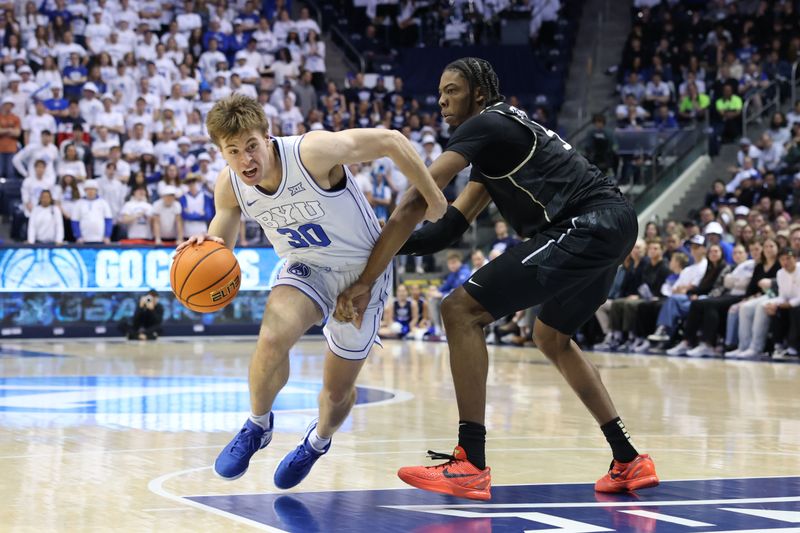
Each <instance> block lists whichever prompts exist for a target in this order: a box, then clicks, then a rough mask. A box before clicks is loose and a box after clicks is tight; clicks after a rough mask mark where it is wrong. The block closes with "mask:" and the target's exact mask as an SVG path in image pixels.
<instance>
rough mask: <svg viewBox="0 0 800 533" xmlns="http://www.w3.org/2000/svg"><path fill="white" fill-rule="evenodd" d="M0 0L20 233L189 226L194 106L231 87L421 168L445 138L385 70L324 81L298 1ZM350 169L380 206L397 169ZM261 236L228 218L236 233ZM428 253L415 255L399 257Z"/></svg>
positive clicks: (3, 132) (199, 183)
mask: <svg viewBox="0 0 800 533" xmlns="http://www.w3.org/2000/svg"><path fill="white" fill-rule="evenodd" d="M0 9H2V15H1V16H2V19H3V20H0V29H1V30H2V34H1V35H0V39H2V42H3V44H4V47H3V48H2V49H0V64H2V69H0V89H2V94H3V98H2V101H1V102H0V178H4V179H5V181H6V183H5V185H4V192H5V200H4V204H5V205H4V208H5V211H6V212H5V214H6V215H10V217H11V218H12V237H13V238H15V239H16V240H19V241H28V242H31V243H61V242H74V243H109V242H117V241H122V242H139V243H143V242H153V243H156V244H161V243H163V242H167V241H174V240H181V239H183V238H185V237H188V236H189V235H191V234H192V233H194V232H197V231H202V230H203V229H204V228H205V226H206V225H207V223H208V222H209V221H210V220H211V218H212V217H213V214H214V210H213V202H212V201H211V198H210V195H211V194H212V193H213V187H214V183H215V180H216V176H217V174H218V173H219V171H220V170H221V169H222V168H223V167H224V166H225V162H224V160H223V159H222V157H221V154H220V153H219V151H218V149H217V147H215V146H214V145H213V144H212V143H211V142H210V139H209V137H208V134H207V131H206V128H205V117H206V114H207V113H208V111H209V110H210V109H211V107H212V106H213V105H214V102H215V101H217V100H218V99H219V98H222V97H224V96H226V95H229V94H232V93H242V94H247V95H249V96H252V97H254V98H257V99H258V101H259V102H260V103H261V104H262V105H263V107H264V110H265V113H266V115H267V117H268V119H269V121H270V127H271V133H272V134H274V135H295V134H302V133H305V132H307V131H312V130H318V129H325V130H329V131H339V130H342V129H346V128H355V127H385V128H391V129H397V130H399V131H401V132H402V133H403V134H404V135H406V137H408V138H409V139H410V140H411V141H412V143H413V144H414V145H415V147H416V148H417V150H418V152H419V154H420V156H421V157H422V159H423V160H424V161H425V163H426V164H428V165H429V164H430V163H431V162H432V161H433V160H434V159H435V158H436V157H437V156H438V155H439V154H440V153H441V150H442V143H443V142H444V141H445V140H446V138H447V135H448V133H447V128H446V125H444V124H443V123H442V122H441V119H440V117H439V116H438V113H436V112H435V110H431V109H429V110H428V111H423V110H422V109H421V106H420V103H419V102H418V101H417V100H415V99H414V98H412V97H411V95H409V94H408V93H407V92H406V91H405V90H404V88H403V80H402V79H401V78H400V77H390V78H387V79H386V80H384V79H383V78H378V79H377V81H376V83H375V84H374V86H372V87H369V88H368V87H366V85H365V78H364V75H363V74H361V73H357V74H355V75H354V76H353V77H352V78H351V79H349V80H348V81H349V83H348V84H347V86H346V87H344V86H342V85H341V84H339V83H336V82H335V81H334V80H329V79H327V77H326V66H325V43H324V41H322V40H320V39H319V35H320V28H319V26H318V25H317V22H316V21H315V20H314V19H313V18H311V17H310V14H309V11H308V10H307V9H306V8H301V9H299V17H298V18H297V19H296V20H292V19H291V18H290V16H289V5H288V2H285V1H283V0H273V1H266V2H263V3H262V2H255V1H254V0H207V1H202V0H197V1H195V0H186V1H168V2H157V1H154V0H91V1H89V2H85V1H80V0H78V1H75V2H65V1H62V0H44V1H43V2H33V1H29V2H23V3H20V2H8V3H3V2H2V1H1V0H0ZM376 22H377V21H376ZM385 81H386V82H385ZM511 101H512V103H517V104H519V102H517V101H516V99H514V98H513V97H511ZM520 107H522V106H520ZM443 126H444V127H443ZM351 171H352V172H353V174H354V175H355V176H356V178H357V180H358V182H359V185H360V186H361V188H362V190H363V191H364V193H365V195H366V196H367V198H368V199H369V201H370V203H371V204H372V205H373V207H374V209H375V211H376V213H377V214H378V216H379V218H382V219H386V218H387V217H388V215H389V214H390V212H391V209H392V207H393V206H394V205H395V204H396V202H397V201H398V199H399V198H400V197H401V196H402V194H403V192H404V191H405V190H406V188H407V183H408V180H407V179H406V178H405V176H403V175H402V174H401V173H400V172H399V170H398V169H397V168H396V167H395V166H394V165H393V163H392V162H391V161H390V160H388V159H387V160H381V161H375V162H370V163H367V164H362V165H354V166H352V167H351ZM465 180H466V177H465V176H462V178H461V179H460V180H457V181H456V182H454V184H453V185H452V186H451V187H450V188H448V190H447V191H446V194H447V195H448V197H449V198H451V199H452V198H454V197H455V195H456V194H457V192H458V187H459V186H461V185H463V183H464V182H465ZM457 184H458V185H457ZM43 191H47V192H48V194H46V195H44V197H43V196H42V192H43ZM15 193H16V195H15ZM15 198H18V201H17V202H16V203H14V200H15ZM59 217H60V218H61V219H62V221H61V223H56V222H53V221H55V220H56V219H58V218H59ZM51 222H52V223H51ZM26 228H27V229H26ZM263 242H264V241H263V235H261V234H260V231H259V230H258V228H257V225H255V224H254V223H252V222H248V221H244V220H243V221H242V230H241V239H240V243H242V244H245V245H247V244H250V243H263ZM431 266H432V265H431V264H430V261H428V260H424V261H423V260H422V259H420V258H418V259H416V264H415V265H414V266H413V267H412V268H416V270H418V271H421V270H424V269H425V268H430V267H431Z"/></svg>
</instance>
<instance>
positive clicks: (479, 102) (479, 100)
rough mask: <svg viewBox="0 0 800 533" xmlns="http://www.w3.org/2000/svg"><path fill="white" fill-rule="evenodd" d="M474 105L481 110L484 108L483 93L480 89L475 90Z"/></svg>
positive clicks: (484, 99)
mask: <svg viewBox="0 0 800 533" xmlns="http://www.w3.org/2000/svg"><path fill="white" fill-rule="evenodd" d="M474 100H475V105H476V106H478V109H483V108H484V107H486V97H485V96H484V95H483V91H481V90H480V89H475V96H474Z"/></svg>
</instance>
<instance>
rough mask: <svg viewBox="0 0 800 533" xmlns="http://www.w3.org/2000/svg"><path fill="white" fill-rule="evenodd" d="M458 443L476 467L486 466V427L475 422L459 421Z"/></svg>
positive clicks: (482, 467)
mask: <svg viewBox="0 0 800 533" xmlns="http://www.w3.org/2000/svg"><path fill="white" fill-rule="evenodd" d="M458 445H459V446H461V447H462V448H464V452H465V453H466V454H467V460H469V462H470V463H472V464H473V465H475V467H476V468H479V469H481V470H483V469H484V468H486V428H485V427H484V426H482V425H481V424H476V423H475V422H464V421H460V422H459V423H458Z"/></svg>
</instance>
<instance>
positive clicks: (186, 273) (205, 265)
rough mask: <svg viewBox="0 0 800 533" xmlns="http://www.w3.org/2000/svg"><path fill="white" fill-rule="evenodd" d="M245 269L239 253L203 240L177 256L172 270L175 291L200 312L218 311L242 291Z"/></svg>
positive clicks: (186, 304) (184, 302)
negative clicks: (241, 264) (239, 261)
mask: <svg viewBox="0 0 800 533" xmlns="http://www.w3.org/2000/svg"><path fill="white" fill-rule="evenodd" d="M241 274H242V271H241V269H240V268H239V263H238V262H237V261H236V256H234V255H233V252H231V251H230V250H229V249H228V248H226V247H225V246H223V245H222V244H219V243H216V242H213V241H203V242H202V243H200V244H192V245H191V246H187V247H186V248H184V249H183V250H181V251H180V252H178V255H176V256H175V259H174V260H173V261H172V269H171V270H170V284H171V285H172V292H173V293H174V294H175V296H177V297H178V300H180V302H181V303H182V304H183V305H185V306H186V307H188V308H189V309H191V310H192V311H197V312H199V313H211V312H213V311H218V310H220V309H222V308H223V307H225V306H226V305H228V304H229V303H231V301H232V300H233V299H234V298H235V297H236V293H238V292H239V285H240V283H241Z"/></svg>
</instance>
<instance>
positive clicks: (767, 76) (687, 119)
mask: <svg viewBox="0 0 800 533" xmlns="http://www.w3.org/2000/svg"><path fill="white" fill-rule="evenodd" d="M633 4H634V5H633V10H632V13H631V16H632V28H631V31H630V34H629V35H628V37H627V40H626V43H625V45H624V50H623V54H622V58H621V61H620V63H619V65H618V66H616V67H614V68H613V69H611V70H610V71H609V73H613V72H614V71H616V76H617V82H618V84H617V88H618V93H619V101H618V104H617V105H616V107H615V109H614V110H613V115H614V116H613V119H610V118H608V117H603V118H602V119H596V121H595V122H596V124H595V128H594V129H593V130H592V131H590V133H589V135H588V136H587V138H586V140H585V142H584V152H585V153H586V154H588V155H590V156H594V157H595V160H597V161H599V162H600V164H601V165H603V166H606V167H610V168H611V170H612V171H613V170H615V169H616V168H617V163H618V162H619V161H620V160H621V162H622V168H621V170H622V173H621V175H620V181H621V182H623V183H627V182H628V178H630V177H633V180H632V183H638V182H639V181H641V180H640V179H639V178H638V175H639V171H640V170H641V168H640V167H641V166H642V165H643V164H645V163H646V162H647V161H646V159H647V154H646V153H645V154H644V156H642V155H641V154H639V155H637V154H631V153H625V154H620V155H621V156H622V157H621V158H619V159H618V158H617V151H616V148H617V145H618V143H617V135H622V133H621V132H624V134H625V135H626V136H630V135H635V132H646V133H652V132H670V131H674V130H677V129H678V128H686V127H693V126H697V127H703V128H704V127H705V126H706V123H707V124H708V125H709V126H710V133H711V136H710V141H709V150H710V153H711V155H715V154H716V153H717V152H718V150H719V146H720V144H721V143H731V142H735V141H736V140H737V139H738V138H739V137H741V135H742V124H743V116H742V113H743V112H744V111H745V106H744V103H745V101H746V100H747V99H748V98H749V99H750V101H751V103H750V108H749V111H748V117H759V116H760V114H761V113H762V109H764V108H765V105H766V102H768V101H772V99H773V98H774V96H775V95H776V92H777V91H778V90H779V91H780V94H781V95H782V96H786V95H787V94H789V93H790V91H789V82H790V79H791V72H792V65H793V64H794V63H795V62H796V61H797V60H798V51H800V32H799V31H798V30H800V25H798V23H799V21H800V18H798V14H797V12H796V8H795V3H794V2H773V1H746V2H740V1H730V0H711V1H706V0H680V1H678V0H670V1H661V0H635V1H634V3H633ZM607 118H608V121H609V123H610V124H611V125H612V126H613V129H612V128H608V127H607V126H606V124H605V120H606V119H607ZM600 120H602V121H603V122H602V123H599V121H600ZM612 120H613V123H612ZM755 120H756V121H760V120H761V119H760V118H756V119H755ZM615 134H616V135H615ZM777 141H778V142H779V143H780V144H784V143H785V141H786V139H777ZM759 142H760V141H759ZM644 152H647V149H644Z"/></svg>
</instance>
